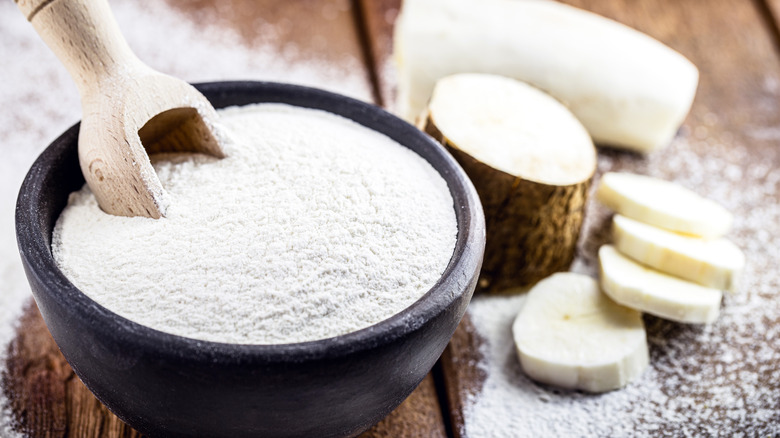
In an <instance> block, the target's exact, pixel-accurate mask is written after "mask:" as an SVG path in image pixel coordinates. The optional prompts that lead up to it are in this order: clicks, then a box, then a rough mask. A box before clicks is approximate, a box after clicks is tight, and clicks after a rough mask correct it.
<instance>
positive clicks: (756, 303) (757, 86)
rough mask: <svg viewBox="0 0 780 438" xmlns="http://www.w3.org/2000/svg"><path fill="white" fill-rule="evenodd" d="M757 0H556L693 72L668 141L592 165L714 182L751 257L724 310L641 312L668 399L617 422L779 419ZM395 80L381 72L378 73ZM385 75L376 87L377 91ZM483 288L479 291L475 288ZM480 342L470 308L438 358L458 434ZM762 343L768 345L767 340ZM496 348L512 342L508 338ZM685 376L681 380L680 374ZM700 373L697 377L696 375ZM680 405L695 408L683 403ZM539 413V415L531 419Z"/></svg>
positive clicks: (728, 428) (512, 368) (604, 217)
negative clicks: (668, 315)
mask: <svg viewBox="0 0 780 438" xmlns="http://www.w3.org/2000/svg"><path fill="white" fill-rule="evenodd" d="M760 1H761V0H758V1H757V2H732V1H728V0H718V1H712V0H685V1H680V0H642V1H636V0H566V1H565V3H570V4H573V5H575V6H578V7H582V8H584V9H589V10H592V11H594V12H597V13H599V14H602V15H604V16H607V17H610V18H613V19H615V20H617V21H620V22H623V23H625V24H628V25H629V26H632V27H634V28H637V29H639V30H640V31H643V32H645V33H647V34H649V35H651V36H653V37H655V38H657V39H659V40H661V41H662V42H664V43H666V44H667V45H669V46H671V47H672V48H674V49H676V50H678V51H680V52H681V53H683V54H684V55H685V56H687V57H688V58H689V59H691V60H692V61H693V62H694V63H695V64H696V65H697V66H698V67H699V69H700V72H701V81H700V86H699V90H698V95H697V98H696V101H695V103H694V106H693V109H692V112H691V114H690V115H689V117H688V119H687V121H686V123H685V125H684V127H683V128H682V129H681V131H680V133H679V135H678V137H677V138H676V140H675V141H674V143H673V144H672V145H671V146H670V147H669V148H667V149H666V150H664V151H662V152H659V153H657V154H653V155H652V156H650V157H648V158H642V157H639V156H636V155H633V154H628V153H624V152H619V151H615V150H610V149H604V148H602V149H600V153H599V155H600V158H599V174H600V173H602V172H603V171H605V170H625V171H633V172H639V173H646V174H652V175H654V176H658V177H662V178H666V179H671V180H678V181H683V182H685V183H686V184H687V185H689V186H691V187H693V188H696V187H697V186H701V187H706V188H708V190H710V192H708V193H704V194H705V195H707V196H709V197H713V198H715V199H716V200H718V201H720V202H721V203H724V204H726V205H727V206H728V207H729V208H730V209H732V211H733V212H734V214H735V216H737V220H736V223H735V230H734V231H733V232H732V234H731V235H730V236H729V237H730V238H732V240H734V241H735V243H737V244H738V245H739V246H740V247H741V248H743V249H744V250H745V251H746V253H747V256H748V260H749V263H753V264H754V265H753V266H751V265H749V266H748V268H747V272H746V275H745V276H746V278H745V279H744V280H745V283H746V286H745V287H743V288H742V290H740V291H739V293H738V294H737V295H735V296H727V297H726V298H725V299H724V305H723V309H722V313H723V314H722V315H721V318H720V320H719V321H718V322H717V323H716V324H714V325H713V326H711V327H709V328H707V329H702V328H701V327H697V326H686V325H683V324H675V323H671V322H668V321H664V320H662V319H658V318H653V317H650V316H646V317H645V321H646V324H647V329H648V339H649V342H650V353H651V367H652V368H653V369H652V372H651V373H649V375H650V376H649V377H646V379H650V381H649V382H646V384H649V385H654V386H655V387H657V388H659V390H660V391H661V393H662V394H663V395H664V397H669V398H670V400H671V399H675V400H677V402H669V403H668V405H665V406H661V408H663V409H667V410H668V416H666V417H664V416H661V415H655V413H654V412H651V410H652V409H654V408H659V406H657V404H656V403H658V402H657V401H656V400H651V399H646V400H644V401H643V400H634V401H633V402H634V403H635V404H633V405H631V407H630V409H633V410H634V411H633V413H632V415H633V417H631V418H632V420H631V421H632V422H635V423H631V424H628V425H627V426H628V427H629V428H631V427H636V431H635V433H636V434H640V432H641V431H644V432H645V433H647V431H648V430H650V428H652V427H654V426H657V427H658V429H657V431H661V430H662V431H663V433H664V434H665V435H669V436H677V435H683V434H685V433H688V434H693V435H706V434H707V431H712V430H713V429H712V428H716V429H717V430H718V433H720V434H723V435H729V436H730V435H736V434H739V433H747V434H748V435H752V436H759V435H768V436H772V435H773V434H776V433H778V429H779V428H780V382H779V381H778V379H777V377H776V370H777V366H776V363H777V361H778V360H780V340H777V339H771V340H768V339H767V338H765V337H764V335H763V334H762V333H766V332H771V333H775V332H776V327H778V326H780V311H778V304H777V300H776V298H775V297H774V295H775V292H774V291H775V290H776V288H777V286H778V285H780V273H778V272H777V271H776V269H775V268H774V267H773V266H772V262H767V259H772V258H773V257H774V256H775V255H776V251H774V250H773V249H772V247H774V246H775V245H776V244H777V239H775V238H771V237H770V236H776V235H778V234H780V225H779V224H778V219H780V217H778V216H780V213H778V211H777V208H774V207H768V206H774V205H776V204H777V199H778V197H779V196H780V183H779V182H778V174H777V172H774V171H773V169H776V168H780V133H779V132H780V131H779V130H778V126H780V106H779V105H778V103H779V102H780V99H778V97H780V96H778V94H780V63H778V52H777V51H776V48H777V47H776V45H777V44H776V42H777V39H776V38H777V35H776V32H774V29H773V26H772V23H771V21H768V20H767V19H766V16H765V14H764V13H765V11H762V10H761V7H760V6H761V3H760ZM767 1H768V2H769V5H771V7H772V8H773V9H772V10H773V11H774V12H775V13H778V12H780V0H767ZM364 3H367V4H368V3H373V2H371V0H365V2H364ZM390 3H393V2H390ZM384 7H385V8H394V7H396V5H393V6H386V5H385V6H384ZM364 9H365V10H367V11H369V10H372V9H369V8H368V7H364ZM372 11H373V12H371V13H372V14H374V15H375V17H374V20H375V21H377V22H381V18H382V17H383V16H384V11H383V10H382V6H381V5H375V7H374V10H372ZM374 29H375V32H376V33H382V32H384V35H374V36H373V37H372V41H373V44H376V45H377V46H378V47H376V48H374V53H376V54H380V55H377V56H379V57H380V58H381V56H383V55H381V54H382V53H385V54H387V53H389V52H390V51H389V50H388V49H387V47H386V42H387V41H388V35H390V33H391V32H392V30H391V29H387V26H374ZM384 56H385V58H384V59H375V60H374V61H373V62H374V63H375V64H376V65H380V66H381V65H383V63H387V62H388V57H389V56H390V55H384ZM391 77H392V76H390V75H387V76H380V80H389V79H384V78H391ZM393 86H394V84H380V89H392V88H393ZM708 169H709V170H708ZM709 172H712V173H711V174H708V173H709ZM710 178H720V179H726V180H730V181H732V184H731V186H729V184H720V185H718V184H713V183H710V182H709V181H708V180H709V179H710ZM588 215H589V218H588V220H587V222H586V228H585V230H584V233H583V239H582V240H581V242H580V248H579V257H578V260H577V261H576V262H575V265H574V266H576V269H577V270H578V271H582V272H587V273H590V274H592V275H595V273H596V251H597V249H598V247H599V246H600V245H602V244H603V243H605V242H608V241H609V227H610V222H609V219H610V217H611V216H610V213H609V212H607V211H606V210H605V209H604V208H602V207H600V206H598V205H596V203H595V202H591V203H590V204H589V207H588ZM757 236H763V237H762V238H763V239H764V240H766V239H770V238H771V239H772V242H771V243H770V242H767V243H763V242H759V241H758V239H757ZM483 298H489V297H478V298H477V299H483ZM491 299H492V298H491ZM746 309H750V310H749V312H757V315H753V316H752V317H750V319H749V320H747V319H745V318H747V317H746V316H744V315H743V316H739V315H738V313H740V312H747V311H748V310H746ZM740 318H741V319H740ZM507 330H509V328H508V327H507ZM775 338H776V336H775ZM489 342H490V339H484V338H483V337H482V335H481V334H480V333H479V332H478V331H477V330H476V329H475V327H474V324H473V323H472V321H471V317H470V316H469V314H467V316H466V318H465V319H464V320H463V322H462V323H461V325H460V327H459V328H458V330H457V331H456V334H455V336H454V338H453V339H452V341H451V342H450V345H449V347H448V349H447V351H446V352H445V354H444V356H443V357H442V362H443V364H442V365H443V369H444V373H445V382H446V385H447V394H448V397H447V398H448V405H449V408H450V411H451V412H450V416H451V420H452V428H453V432H454V434H455V435H456V436H458V437H467V436H469V429H468V427H467V424H466V421H465V420H464V416H465V415H467V414H466V412H464V410H465V408H466V407H467V405H468V404H469V403H473V402H474V401H475V400H479V398H480V396H481V395H482V391H483V384H484V382H485V381H486V379H487V378H488V375H487V374H486V372H485V369H486V368H487V369H490V368H489V365H491V363H488V362H485V361H486V360H490V359H489V358H486V357H484V356H483V355H482V353H481V352H483V351H485V348H484V346H485V345H486V343H489ZM767 344H769V350H764V348H763V347H764V346H767ZM502 348H505V349H506V350H507V351H509V350H510V349H511V348H512V346H511V345H506V346H505V347H502ZM758 351H763V352H762V353H760V354H759V353H758ZM733 357H737V358H738V359H733ZM686 359H687V360H686ZM506 369H507V370H508V371H507V372H509V373H514V374H521V371H520V370H519V364H517V362H515V361H510V363H509V364H507V368H506ZM713 370H724V371H723V373H726V372H727V371H725V370H730V371H728V372H729V373H731V374H730V375H729V377H728V378H727V379H724V378H723V376H719V375H716V373H715V372H714V371H713ZM686 376H688V377H690V378H688V379H687V380H686ZM697 376H703V377H704V378H703V379H702V380H701V381H697V380H696V379H697V378H698V377H697ZM724 381H725V382H727V383H724ZM681 382H684V384H681ZM719 385H721V386H719ZM534 391H541V392H542V393H545V394H555V396H557V397H565V393H564V396H561V395H560V394H561V393H560V392H555V391H554V390H553V389H551V388H545V387H543V386H538V385H537V386H536V387H535V388H534ZM723 391H725V392H729V393H730V394H734V398H733V404H734V405H731V404H726V403H724V402H723V399H722V398H718V397H716V396H715V395H714V394H718V393H719V392H723ZM639 392H641V390H640V391H639ZM573 395H575V394H572V396H573ZM577 395H578V396H581V394H577ZM680 400H686V402H679V401H680ZM507 402H511V401H507ZM688 403H695V404H698V407H697V408H696V409H693V407H692V406H690V405H689V404H688ZM736 406H738V408H737V407H736ZM699 408H701V409H705V410H706V412H707V416H706V418H705V417H704V416H703V415H702V416H697V415H695V414H694V412H696V411H697V409H699ZM519 409H522V407H520V408H519ZM600 409H604V408H603V407H602V408H600ZM759 411H760V412H759ZM600 413H601V414H602V415H605V416H607V417H608V416H609V414H610V412H609V411H608V410H607V411H605V412H600ZM595 414H596V412H594V416H595ZM651 414H652V415H651ZM543 420H544V414H542V418H540V419H536V420H535V422H540V423H543V422H544V421H543ZM496 421H500V419H498V418H496ZM555 421H558V423H559V424H558V426H560V417H558V418H556V419H550V420H549V423H548V425H549V426H551V427H557V426H555V424H554V422H555ZM606 421H609V419H607V420H606ZM632 424H633V426H632ZM580 426H582V427H586V426H588V425H587V424H584V425H580ZM580 430H584V429H580ZM524 433H526V434H529V432H524V431H523V430H521V429H518V430H517V431H516V434H517V435H516V436H524V435H523V434H524ZM570 433H575V434H576V432H574V431H570ZM651 435H652V434H651Z"/></svg>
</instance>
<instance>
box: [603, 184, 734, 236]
mask: <svg viewBox="0 0 780 438" xmlns="http://www.w3.org/2000/svg"><path fill="white" fill-rule="evenodd" d="M596 199H598V200H599V201H600V202H601V203H602V204H604V205H606V206H607V207H609V208H611V209H612V210H615V211H616V212H617V213H619V214H621V215H623V216H626V217H629V218H631V219H636V220H638V221H640V222H644V223H646V224H648V225H654V226H656V227H660V228H664V229H667V230H670V231H677V232H680V233H685V234H691V235H694V236H701V237H706V238H715V237H720V236H722V235H724V234H726V233H727V232H728V230H729V228H730V227H731V222H732V217H731V213H729V212H728V210H726V209H725V208H723V207H722V206H720V205H719V204H717V203H716V202H713V201H710V200H709V199H705V198H702V197H701V196H699V195H697V194H696V193H694V192H692V191H690V190H688V189H686V188H685V187H682V186H680V185H678V184H675V183H672V182H670V181H664V180H662V179H658V178H652V177H649V176H644V175H637V174H633V173H617V172H609V173H606V174H604V176H602V177H601V182H599V186H598V190H597V191H596Z"/></svg>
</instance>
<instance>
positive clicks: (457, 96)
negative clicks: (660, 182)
mask: <svg viewBox="0 0 780 438" xmlns="http://www.w3.org/2000/svg"><path fill="white" fill-rule="evenodd" d="M423 124H424V126H423V129H424V130H425V131H426V132H427V133H428V134H430V135H431V136H433V137H434V138H436V139H437V140H439V141H440V142H442V144H444V145H445V146H446V147H447V148H448V150H449V151H450V152H451V153H452V154H453V156H454V157H455V159H456V160H458V162H459V163H460V164H461V166H463V168H464V170H465V171H466V173H467V174H468V175H469V177H470V178H471V180H472V182H473V183H474V186H475V187H476V188H477V192H478V193H479V196H480V199H481V201H482V205H483V207H484V210H485V219H486V224H487V245H486V248H485V260H484V263H483V265H482V276H481V280H480V289H482V290H489V291H491V292H500V291H504V290H507V289H509V288H513V287H522V286H527V285H531V284H533V283H535V282H536V281H538V280H540V279H542V278H544V277H547V276H548V275H550V274H551V273H553V272H556V271H562V270H566V269H568V267H569V265H570V264H571V261H572V258H573V256H574V250H575V246H576V243H577V238H578V236H579V233H580V228H581V226H582V220H583V215H584V207H585V201H586V196H587V190H588V186H589V184H590V181H591V178H592V176H593V173H594V171H595V168H596V151H595V148H594V147H593V142H592V141H591V139H590V137H589V136H588V134H587V132H586V131H585V128H583V127H582V125H581V124H580V123H579V122H578V121H577V119H576V118H575V117H574V116H573V115H572V114H571V112H569V110H567V109H566V107H564V106H563V105H562V104H561V103H559V102H558V101H556V100H555V99H553V98H552V97H550V96H548V95H546V94H545V93H543V92H541V91H539V90H537V89H536V88H534V87H531V86H529V85H527V84H524V83H522V82H519V81H516V80H513V79H509V78H504V77H501V76H494V75H486V74H459V75H454V76H450V77H447V78H443V79H442V80H440V81H439V82H438V83H437V85H436V88H435V90H434V93H433V96H432V98H431V102H430V104H429V106H428V111H427V117H426V118H425V119H424V123H423Z"/></svg>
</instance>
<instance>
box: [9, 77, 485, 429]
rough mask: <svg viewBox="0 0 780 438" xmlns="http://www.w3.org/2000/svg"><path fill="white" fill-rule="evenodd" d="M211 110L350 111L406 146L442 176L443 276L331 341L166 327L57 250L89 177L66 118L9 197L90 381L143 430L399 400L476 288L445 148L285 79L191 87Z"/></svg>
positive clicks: (320, 424)
mask: <svg viewBox="0 0 780 438" xmlns="http://www.w3.org/2000/svg"><path fill="white" fill-rule="evenodd" d="M196 87H197V88H198V89H199V90H200V91H201V92H202V93H203V94H204V95H205V96H206V97H207V98H208V99H209V100H210V101H211V103H212V104H213V105H214V106H215V107H216V108H222V107H226V106H232V105H246V104H251V103H259V102H277V103H287V104H290V105H296V106H300V107H306V108H316V109H322V110H325V111H329V112H332V113H335V114H339V115H341V116H344V117H347V118H349V119H352V120H354V121H355V122H357V123H360V124H362V125H364V126H366V127H368V128H370V129H373V130H375V131H378V132H380V133H383V134H385V135H387V136H388V137H390V138H392V139H394V140H396V141H397V142H399V143H400V144H401V145H403V146H406V147H408V148H410V149H411V150H413V151H415V152H416V153H418V154H419V155H420V156H422V157H423V158H424V159H425V160H427V161H428V162H429V163H430V164H431V165H432V166H433V167H434V168H435V169H436V170H437V171H438V172H439V173H440V174H441V176H442V177H443V178H444V180H445V181H446V183H447V185H448V187H449V189H450V193H451V194H452V197H453V200H454V208H455V214H456V219H457V225H458V236H457V241H456V245H455V251H454V253H453V256H452V259H451V260H450V263H449V265H448V267H447V269H446V270H445V272H444V273H443V274H442V276H441V278H440V279H439V281H438V282H437V283H436V284H435V285H434V286H433V287H432V288H431V289H430V290H429V291H428V292H427V293H426V294H425V295H424V296H423V297H422V298H420V299H419V300H418V301H417V302H415V303H414V304H412V305H411V306H410V307H408V308H406V309H405V310H403V311H401V312H400V313H398V314H396V315H394V316H392V317H390V318H389V319H386V320H384V321H382V322H379V323H377V324H375V325H373V326H370V327H368V328H365V329H362V330H359V331H356V332H352V333H349V334H346V335H341V336H336V337H333V338H329V339H324V340H318V341H312V342H303V343H296V344H281V345H236V344H224V343H217V342H207V341H199V340H195V339H190V338H184V337H180V336H176V335H171V334H167V333H163V332H160V331H157V330H154V329H151V328H149V327H146V326H142V325H140V324H137V323H134V322H132V321H130V320H128V319H125V318H123V317H121V316H119V315H117V314H115V313H113V312H111V311H109V310H108V309H106V308H105V307H103V306H101V305H99V304H97V303H96V302H95V301H93V300H92V299H90V298H89V297H88V296H86V295H85V294H84V293H83V292H81V291H80V290H78V289H77V288H76V287H75V286H74V285H73V284H71V283H70V281H68V279H67V278H66V277H65V276H64V275H63V273H62V272H61V271H60V270H59V269H58V268H57V265H56V264H55V262H54V259H53V257H52V254H51V236H52V230H53V228H54V225H55V222H56V221H57V218H58V217H59V215H60V213H61V212H62V210H63V208H64V207H65V205H66V204H67V200H68V195H69V194H70V193H71V192H72V191H74V190H77V189H79V188H80V187H82V186H83V184H84V178H83V176H82V174H81V171H80V168H79V160H78V152H77V139H78V132H79V126H78V125H76V126H73V127H72V128H71V129H69V130H68V131H66V132H65V133H64V134H63V135H62V136H60V137H59V138H58V139H56V140H55V141H54V142H53V143H52V144H51V145H50V146H49V147H48V148H47V149H46V150H45V151H44V152H43V153H42V154H41V156H40V157H39V158H38V159H37V160H36V161H35V163H34V164H33V166H32V168H31V169H30V171H29V173H28V174H27V177H26V178H25V180H24V182H23V184H22V187H21V191H20V193H19V198H18V201H17V206H16V233H17V241H18V244H19V252H20V254H21V257H22V262H23V265H24V268H25V271H26V273H27V278H28V280H29V282H30V286H31V287H32V292H33V295H34V297H35V300H36V302H37V303H38V307H39V308H40V311H41V314H42V315H43V319H44V320H45V322H46V325H47V326H48V328H49V331H50V332H51V334H52V336H53V337H54V340H55V341H56V342H57V345H58V346H59V348H60V350H61V351H62V353H63V355H64V356H65V358H66V359H67V360H68V362H69V363H70V365H71V366H72V368H73V370H74V371H75V372H76V374H77V375H78V377H79V378H80V379H81V380H82V381H83V382H84V384H85V385H86V386H87V387H88V388H89V389H90V390H91V391H92V392H93V393H94V394H95V396H96V397H97V398H98V399H99V400H100V401H101V402H102V403H103V404H105V405H106V406H107V407H108V408H109V409H110V410H111V411H112V412H114V413H115V414H116V415H117V416H118V417H119V418H120V419H122V420H123V421H125V422H126V423H128V424H129V425H130V426H132V427H133V428H135V429H137V430H138V431H140V432H141V433H143V434H145V435H147V436H150V437H196V436H197V437H204V436H209V437H249V436H252V437H257V436H317V437H337V436H338V437H347V436H355V435H358V434H359V433H361V432H362V431H364V430H366V429H368V428H369V427H371V426H372V425H373V424H375V423H376V422H378V421H379V420H380V419H382V418H383V417H384V416H386V415H387V414H388V413H390V412H391V411H392V410H393V409H394V408H395V407H397V406H398V405H399V404H400V403H401V402H402V401H403V400H404V399H405V398H406V397H407V396H408V395H409V394H410V393H411V392H412V391H413V390H414V388H415V387H416V386H417V385H418V384H419V383H420V381H421V380H422V379H423V378H424V377H425V375H426V374H427V373H428V372H429V371H430V369H431V368H432V367H433V365H434V363H435V362H436V360H437V359H438V357H439V356H440V355H441V353H442V351H443V350H444V348H445V347H446V345H447V343H448V342H449V339H450V338H451V337H452V334H453V333H454V331H455V328H456V326H457V325H458V323H459V321H460V319H461V318H462V316H463V314H464V312H465V310H466V307H467V305H468V303H469V300H470V299H471V295H472V293H473V291H474V288H475V286H476V281H477V277H478V273H479V269H480V266H481V263H482V255H483V252H484V245H485V222H484V217H483V213H482V206H481V204H480V202H479V198H478V196H477V193H476V191H475V190H474V187H473V186H472V185H471V182H470V181H469V180H468V178H467V177H466V175H465V173H464V172H463V170H462V169H461V168H460V166H458V164H457V163H456V162H455V161H454V160H453V159H452V157H451V156H450V155H449V154H448V153H447V152H446V151H445V150H444V149H443V148H442V147H441V146H440V145H439V144H438V143H436V142H434V141H433V140H432V139H430V137H428V136H426V135H425V134H423V133H422V132H420V131H419V130H417V129H416V128H414V127H413V126H411V125H409V124H407V123H405V122H403V121H402V120H400V119H398V118H397V117H395V116H393V115H391V114H389V113H387V112H385V111H383V110H382V109H380V108H378V107H376V106H373V105H370V104H367V103H364V102H360V101H357V100H354V99H350V98H347V97H344V96H340V95H337V94H333V93H329V92H325V91H321V90H316V89H311V88H305V87H298V86H293V85H286V84H275V83H263V82H217V83H206V84H200V85H197V86H196Z"/></svg>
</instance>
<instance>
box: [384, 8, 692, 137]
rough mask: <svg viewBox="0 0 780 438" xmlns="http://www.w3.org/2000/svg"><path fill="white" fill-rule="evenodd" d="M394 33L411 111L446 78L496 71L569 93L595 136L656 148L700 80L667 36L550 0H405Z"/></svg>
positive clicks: (402, 94)
mask: <svg viewBox="0 0 780 438" xmlns="http://www.w3.org/2000/svg"><path fill="white" fill-rule="evenodd" d="M394 39H395V41H394V47H395V49H394V50H395V59H396V64H397V66H398V75H399V101H398V104H399V111H400V113H401V114H402V116H404V117H406V118H407V120H413V119H414V118H416V117H418V116H419V115H420V114H421V112H422V111H423V109H424V108H425V104H426V103H427V101H428V99H429V97H430V96H431V92H432V91H433V88H434V85H435V83H436V81H437V80H439V79H440V78H442V77H445V76H449V75H452V74H455V73H493V74H499V75H502V76H507V77H511V78H515V79H519V80H522V81H524V82H528V83H530V84H532V85H534V86H536V87H539V88H540V89H542V90H544V91H546V92H548V93H550V94H551V95H552V96H554V97H556V98H557V99H559V100H561V101H562V102H563V103H565V104H566V105H567V106H568V107H569V108H570V109H571V111H572V112H573V113H574V114H575V115H576V116H577V118H578V119H579V120H580V121H581V122H582V124H583V125H584V126H585V128H587V130H588V132H589V133H590V135H591V136H592V137H593V139H594V141H596V142H600V143H606V144H611V145H614V146H622V147H625V148H629V149H633V150H636V151H640V152H649V151H652V150H654V149H657V148H659V147H661V146H664V145H666V144H667V143H668V142H669V141H670V139H671V138H672V137H673V136H674V135H675V133H676V131H677V128H678V127H679V126H680V124H681V123H682V121H683V119H684V118H685V115H686V114H687V113H688V110H689V109H690V106H691V103H692V101H693V97H694V94H695V91H696V86H697V83H698V70H697V69H696V67H695V66H694V65H693V64H692V63H691V62H690V61H688V60H687V59H686V58H685V57H683V56H682V55H680V54H679V53H677V52H675V51H674V50H672V49H670V48H668V47H666V46H664V45H663V44H661V43H660V42H658V41H656V40H654V39H652V38H650V37H648V36H647V35H644V34H642V33H640V32H637V31H635V30H633V29H631V28H629V27H627V26H624V25H622V24H619V23H617V22H614V21H612V20H608V19H606V18H603V17H601V16H598V15H596V14H593V13H590V12H587V11H583V10H580V9H577V8H573V7H571V6H567V5H563V4H560V3H558V2H552V1H516V0H481V1H480V2H479V5H476V4H475V2H474V1H473V0H405V1H404V3H403V7H402V10H401V14H400V16H399V19H398V21H397V22H396V28H395V36H394Z"/></svg>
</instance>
